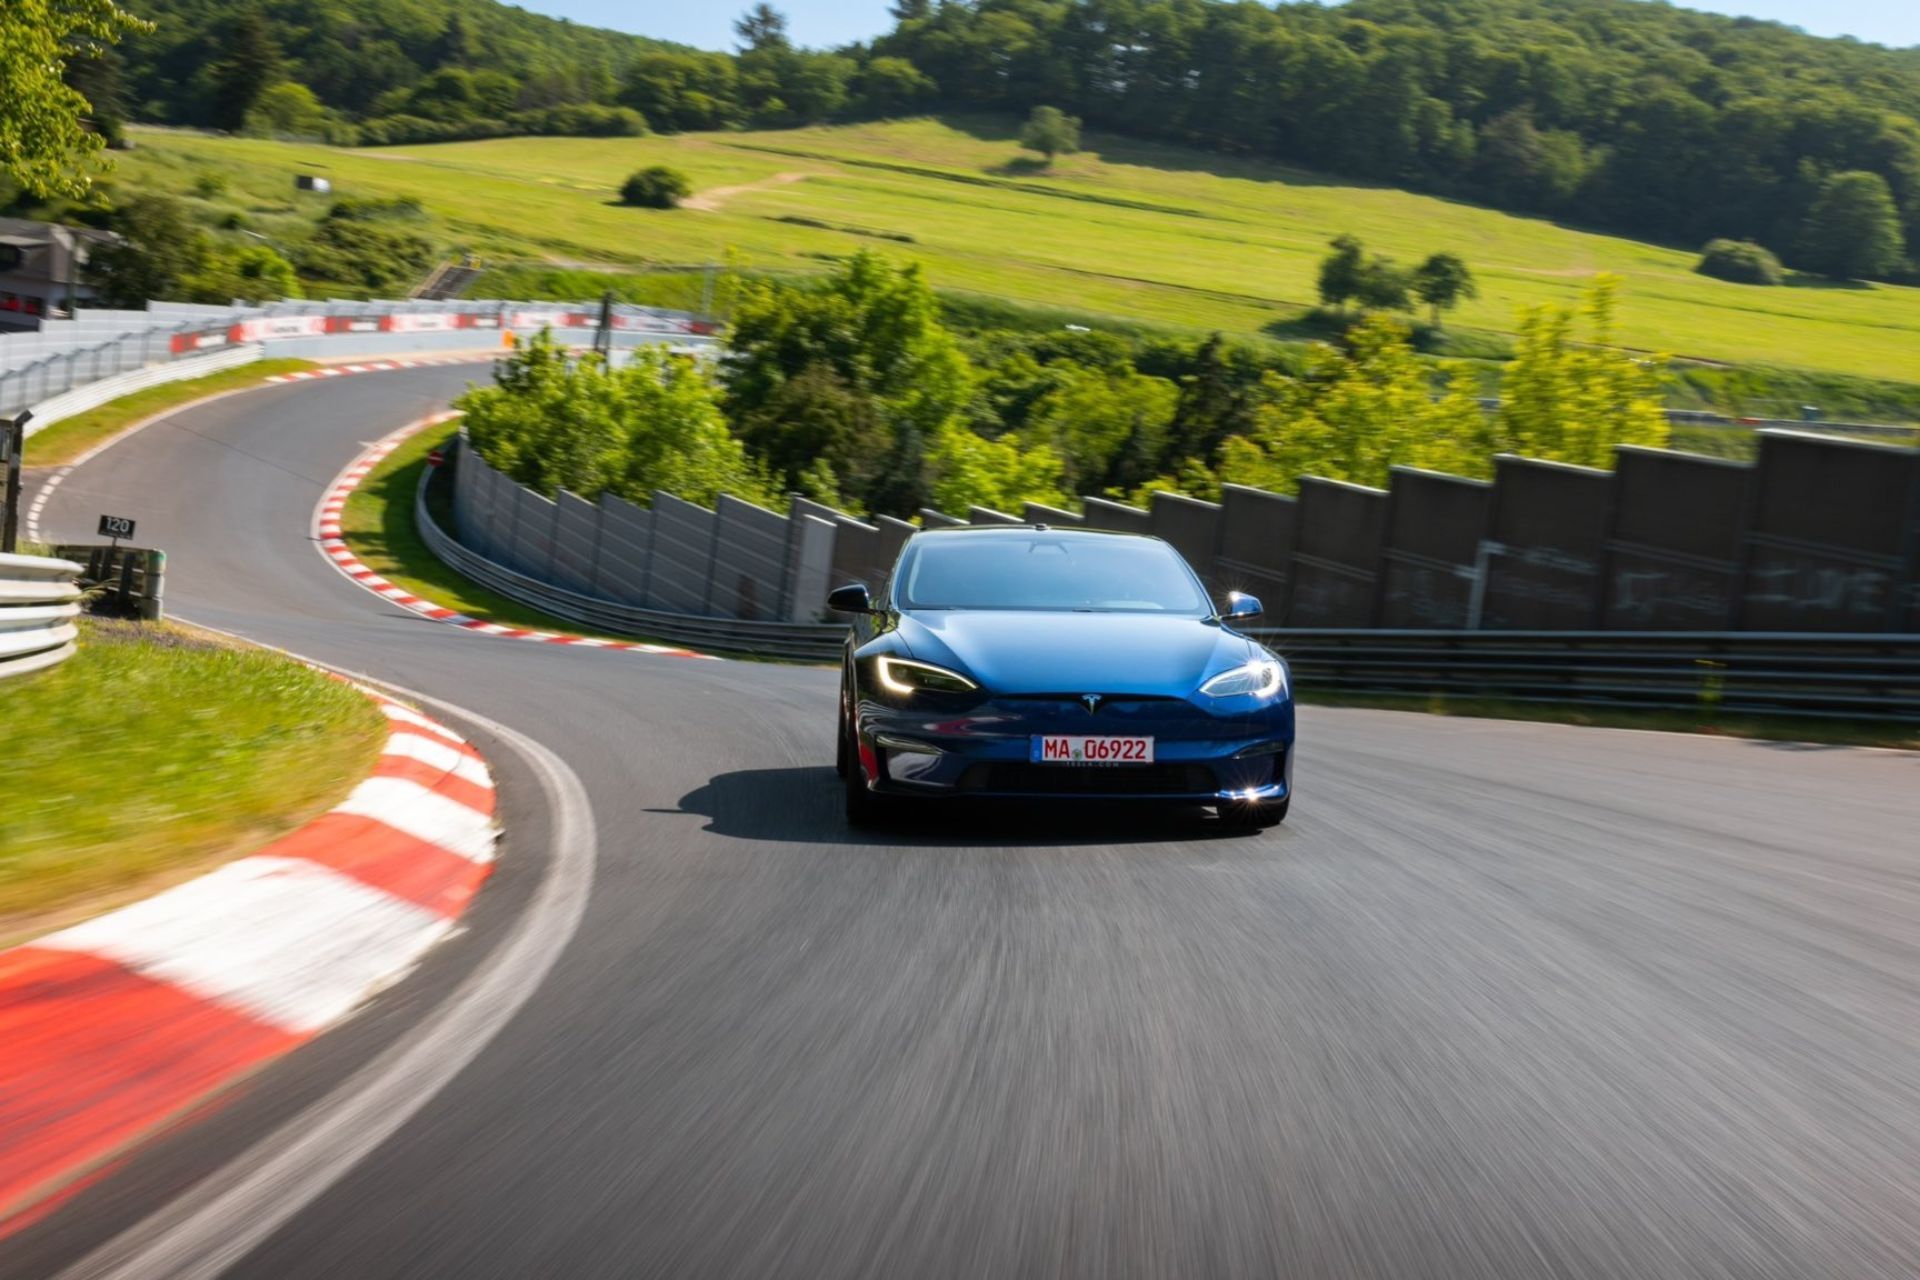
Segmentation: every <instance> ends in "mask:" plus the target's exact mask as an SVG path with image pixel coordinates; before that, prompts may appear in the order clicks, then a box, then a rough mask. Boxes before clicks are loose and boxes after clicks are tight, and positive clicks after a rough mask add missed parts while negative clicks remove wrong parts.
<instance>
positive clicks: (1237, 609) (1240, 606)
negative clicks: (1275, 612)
mask: <svg viewBox="0 0 1920 1280" xmlns="http://www.w3.org/2000/svg"><path fill="white" fill-rule="evenodd" d="M1265 612H1266V610H1265V609H1263V608H1262V607H1261V605H1260V597H1259V596H1250V595H1248V594H1247V593H1246V592H1244V591H1229V592H1227V607H1226V608H1225V609H1222V610H1221V611H1220V617H1221V620H1222V621H1225V622H1234V621H1237V620H1239V619H1241V618H1257V617H1259V616H1260V615H1261V614H1263V613H1265Z"/></svg>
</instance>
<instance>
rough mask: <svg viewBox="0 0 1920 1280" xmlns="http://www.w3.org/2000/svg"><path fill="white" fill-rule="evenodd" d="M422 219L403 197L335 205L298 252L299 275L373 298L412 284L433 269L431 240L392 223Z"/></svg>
mask: <svg viewBox="0 0 1920 1280" xmlns="http://www.w3.org/2000/svg"><path fill="white" fill-rule="evenodd" d="M422 217H423V215H422V213H421V210H420V206H419V204H418V202H416V201H414V200H411V199H408V198H405V197H402V198H398V199H394V200H351V199H349V200H339V201H335V202H334V205H333V207H332V208H331V209H330V210H329V211H328V212H327V216H326V217H325V218H322V219H321V220H320V225H319V226H318V227H316V228H315V229H314V232H313V239H311V240H309V241H308V242H307V245H306V248H305V249H304V250H302V252H301V254H300V272H301V274H302V275H304V276H307V277H309V278H311V279H316V280H328V281H335V282H338V283H340V284H343V285H346V286H348V287H350V288H355V289H364V290H366V291H368V292H369V293H374V294H379V293H388V294H390V293H392V292H393V291H395V290H397V289H399V288H401V287H403V286H406V285H411V284H413V283H414V282H415V281H417V280H418V279H419V278H420V277H421V276H422V275H424V274H426V271H427V269H428V268H429V267H431V266H432V265H433V260H434V247H433V242H432V241H431V240H429V239H427V237H425V236H423V235H421V234H419V233H418V232H416V231H411V230H408V229H407V228H406V227H404V226H397V225H395V223H396V222H413V221H418V220H420V219H421V218H422Z"/></svg>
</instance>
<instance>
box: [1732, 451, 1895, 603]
mask: <svg viewBox="0 0 1920 1280" xmlns="http://www.w3.org/2000/svg"><path fill="white" fill-rule="evenodd" d="M1917 470H1920V452H1915V451H1913V450H1909V449H1887V448H1884V447H1882V446H1880V445H1873V444H1854V443H1837V442H1835V441H1833V440H1830V439H1827V438H1824V437H1818V436H1811V435H1800V434H1796V433H1793V432H1786V431H1782V432H1773V431H1767V432H1762V433H1761V438H1760V460H1759V464H1758V466H1757V467H1756V469H1755V471H1754V476H1753V503H1752V508H1751V514H1750V516H1749V520H1748V525H1747V532H1746V539H1745V550H1746V568H1745V573H1744V574H1743V579H1742V595H1741V600H1740V607H1739V612H1738V622H1739V625H1740V627H1741V628H1742V629H1744V630H1750V631H1884V630H1886V629H1888V628H1889V627H1893V626H1912V625H1915V624H1914V622H1913V621H1912V612H1913V601H1912V599H1911V596H1910V592H1911V590H1912V586H1913V582H1914V568H1913V561H1914V545H1913V544H1914V538H1915V525H1916V522H1920V510H1916V509H1915V503H1916V501H1917V500H1920V499H1916V490H1920V475H1917V474H1916V471H1917Z"/></svg>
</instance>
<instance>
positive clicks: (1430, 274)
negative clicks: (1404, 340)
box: [1413, 253, 1480, 329]
mask: <svg viewBox="0 0 1920 1280" xmlns="http://www.w3.org/2000/svg"><path fill="white" fill-rule="evenodd" d="M1413 293H1414V296H1415V297H1417V298H1419V299H1420V301H1422V302H1424V303H1426V304H1427V306H1429V307H1431V308H1432V309H1433V327H1434V328H1436V329H1438V328H1439V327H1440V313H1441V312H1442V311H1451V310H1453V308H1454V307H1456V306H1458V305H1459V304H1460V302H1461V300H1462V299H1465V298H1475V297H1478V296H1479V295H1480V286H1479V285H1477V284H1475V283H1474V280H1473V272H1472V271H1470V270H1468V268H1467V264H1466V260H1465V259H1463V258H1461V257H1460V255H1459V254H1457V253H1435V254H1430V255H1428V257H1427V260H1426V261H1425V262H1422V263H1421V264H1420V265H1419V266H1417V267H1415V268H1414V269H1413Z"/></svg>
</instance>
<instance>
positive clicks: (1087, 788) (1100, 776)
mask: <svg viewBox="0 0 1920 1280" xmlns="http://www.w3.org/2000/svg"><path fill="white" fill-rule="evenodd" d="M959 789H960V790H962V791H995V792H1000V793H1002V794H1006V795H1084V796H1200V795H1212V794H1213V792H1214V790H1215V789H1216V788H1215V783H1214V778H1213V770H1211V769H1209V768H1207V766H1205V765H1203V764H1145V765H1071V764H1022V763H1003V764H976V765H974V766H972V767H971V768H969V769H968V770H967V771H966V772H965V773H964V774H962V775H960V786H959Z"/></svg>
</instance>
